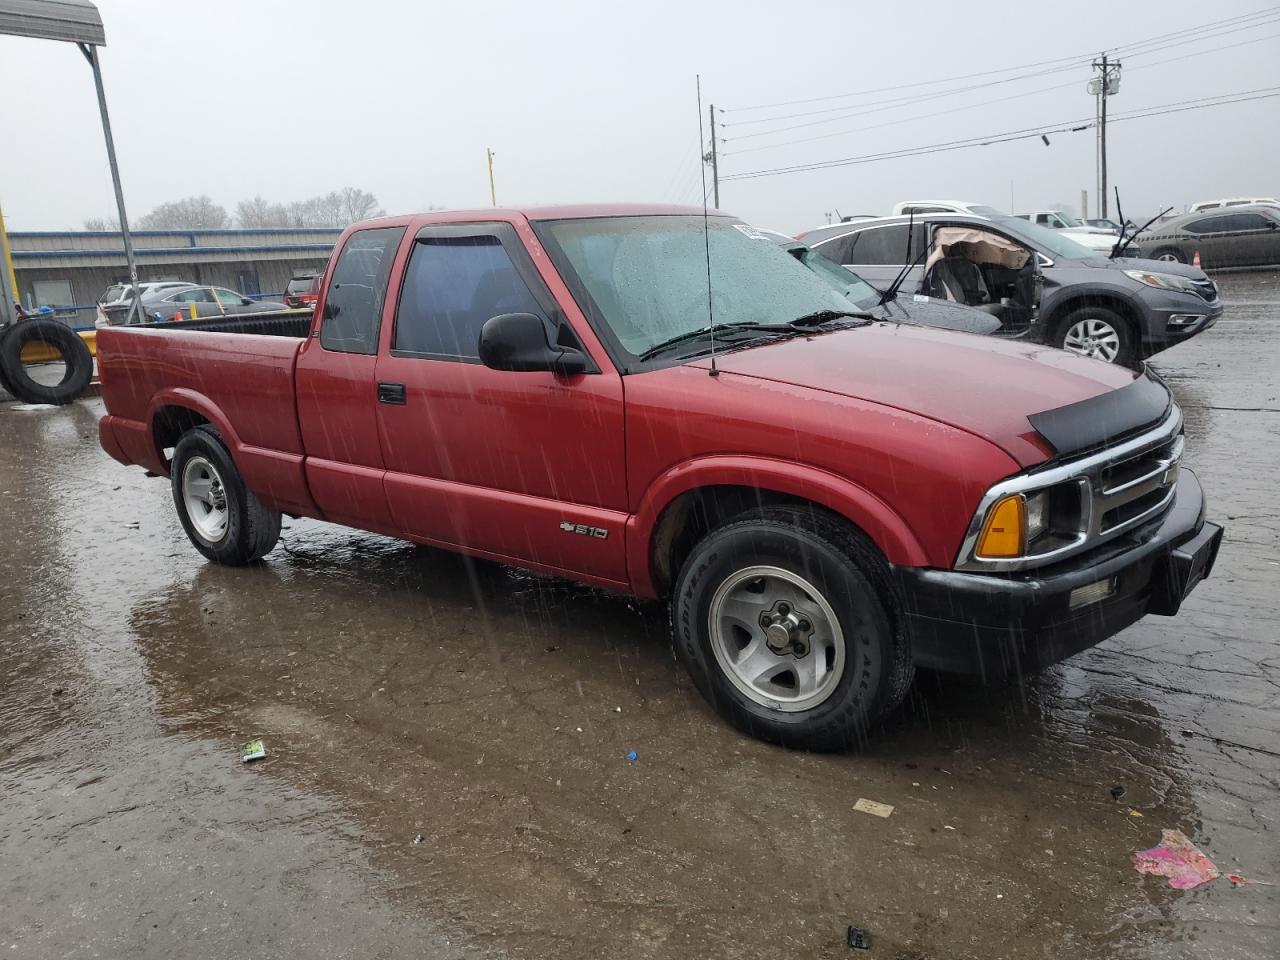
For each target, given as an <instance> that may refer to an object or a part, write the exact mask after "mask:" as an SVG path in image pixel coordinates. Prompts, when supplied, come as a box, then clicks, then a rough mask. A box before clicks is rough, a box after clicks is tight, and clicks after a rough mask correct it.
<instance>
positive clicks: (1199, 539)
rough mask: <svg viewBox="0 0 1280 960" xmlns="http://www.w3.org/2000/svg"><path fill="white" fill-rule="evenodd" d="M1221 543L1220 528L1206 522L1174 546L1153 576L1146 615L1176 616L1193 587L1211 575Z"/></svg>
mask: <svg viewBox="0 0 1280 960" xmlns="http://www.w3.org/2000/svg"><path fill="white" fill-rule="evenodd" d="M1221 543H1222V528H1221V527H1220V526H1218V525H1217V524H1216V523H1209V522H1207V521H1206V522H1205V525H1204V526H1203V527H1201V528H1200V532H1199V533H1197V534H1196V535H1195V536H1194V537H1192V538H1191V539H1190V540H1188V541H1186V542H1185V543H1182V544H1180V545H1178V546H1177V547H1175V548H1174V549H1173V551H1172V552H1171V553H1170V554H1169V556H1168V559H1166V560H1165V562H1164V570H1163V571H1161V570H1160V569H1157V570H1155V571H1154V573H1153V576H1152V578H1151V601H1150V603H1149V604H1148V605H1147V613H1154V614H1156V615H1157V616H1162V617H1172V616H1173V615H1174V614H1176V613H1177V612H1178V608H1179V607H1181V606H1182V601H1183V600H1185V599H1186V598H1187V595H1188V594H1189V593H1191V591H1192V590H1194V589H1195V586H1196V584H1198V583H1199V582H1200V581H1201V580H1206V579H1208V577H1209V574H1210V573H1212V572H1213V564H1214V561H1215V560H1217V559H1218V546H1219V545H1220V544H1221Z"/></svg>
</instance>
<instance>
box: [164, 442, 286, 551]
mask: <svg viewBox="0 0 1280 960" xmlns="http://www.w3.org/2000/svg"><path fill="white" fill-rule="evenodd" d="M170 479H171V481H172V485H173V502H174V505H175V506H176V507H177V509H178V519H179V520H180V521H181V522H182V527H183V529H184V530H186V532H187V537H188V538H189V539H190V540H191V543H192V544H193V545H194V546H195V548H196V549H197V550H199V551H200V552H201V553H202V554H204V555H205V556H206V557H208V558H209V559H210V560H212V561H213V562H214V563H223V564H227V565H228V566H243V565H244V564H247V563H252V562H253V561H255V560H260V559H262V557H264V556H266V555H267V554H268V553H270V552H271V549H272V548H273V547H274V546H275V545H276V541H278V540H279V539H280V519H281V518H280V512H279V511H278V510H270V509H268V508H267V507H265V506H263V505H262V502H261V501H259V500H258V498H257V497H255V496H254V495H253V492H252V491H251V490H249V489H248V488H247V487H246V486H245V485H244V480H243V479H242V478H241V477H240V472H239V471H238V470H237V469H236V465H235V463H234V461H232V459H231V454H230V452H229V451H228V450H227V447H226V444H224V443H223V442H222V438H221V437H220V436H218V433H217V431H216V430H214V429H213V427H210V426H207V425H206V426H199V427H193V428H192V429H190V430H188V431H187V432H186V433H184V434H183V435H182V439H180V440H179V441H178V445H177V447H175V448H174V451H173V463H172V465H171V467H170Z"/></svg>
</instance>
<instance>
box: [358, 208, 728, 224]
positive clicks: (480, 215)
mask: <svg viewBox="0 0 1280 960" xmlns="http://www.w3.org/2000/svg"><path fill="white" fill-rule="evenodd" d="M707 213H708V214H709V215H712V216H721V217H724V216H730V214H727V213H725V212H724V211H723V210H708V211H707ZM677 216H699V217H700V216H702V207H694V206H687V205H682V204H672V203H569V204H547V205H533V206H520V207H481V208H479V209H473V210H430V211H427V212H424V213H416V214H403V215H400V216H393V217H381V218H379V219H377V220H364V221H361V222H360V223H359V224H355V226H360V227H365V226H373V225H386V226H390V225H393V224H395V225H399V224H404V223H408V222H409V221H411V220H414V221H420V222H425V223H450V222H458V221H462V222H465V221H474V220H509V219H512V218H514V217H525V218H527V219H529V220H585V219H588V218H591V217H677Z"/></svg>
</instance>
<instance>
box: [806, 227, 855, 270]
mask: <svg viewBox="0 0 1280 960" xmlns="http://www.w3.org/2000/svg"><path fill="white" fill-rule="evenodd" d="M857 236H858V235H857V234H856V233H851V234H849V235H848V236H845V237H837V238H836V239H834V240H826V241H821V240H820V241H818V244H817V245H816V246H814V248H813V249H814V250H816V251H817V252H818V253H820V254H822V255H823V256H824V257H826V258H827V259H828V260H830V261H831V262H832V263H840V264H845V263H853V261H852V260H850V259H849V257H851V256H852V255H853V242H854V240H855V239H856V238H857Z"/></svg>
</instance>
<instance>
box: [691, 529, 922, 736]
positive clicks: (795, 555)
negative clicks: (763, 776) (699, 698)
mask: <svg viewBox="0 0 1280 960" xmlns="http://www.w3.org/2000/svg"><path fill="white" fill-rule="evenodd" d="M895 607H896V604H895V602H894V599H893V595H892V588H891V587H890V585H889V579H888V570H887V567H886V566H885V563H884V561H883V559H881V558H880V557H879V555H878V553H877V552H876V551H875V550H874V548H873V547H871V546H870V545H869V544H867V543H866V542H864V540H863V539H862V538H861V537H860V536H859V535H858V534H857V533H856V531H854V530H853V529H852V528H850V527H848V526H847V525H846V524H845V523H844V522H843V521H840V520H838V519H836V518H833V517H830V516H827V515H825V514H821V513H817V512H815V511H812V510H808V509H805V508H800V507H773V508H768V509H765V510H763V511H760V512H758V513H755V514H752V515H747V516H745V517H743V518H740V519H738V520H736V521H733V522H730V523H728V524H726V525H725V526H723V527H721V528H720V529H718V530H715V531H713V532H712V533H710V534H708V535H707V537H706V538H705V539H704V540H702V542H700V543H699V544H698V545H697V546H696V547H695V548H694V550H693V552H692V553H691V554H690V556H689V558H688V560H687V561H686V562H685V564H684V567H683V568H682V570H681V572H680V576H679V578H678V580H677V583H676V590H675V594H674V596H673V598H672V611H671V612H672V622H673V630H674V632H675V643H676V650H677V653H678V655H679V657H680V659H681V661H682V662H683V663H684V665H685V667H686V669H687V670H688V671H689V674H690V676H691V677H692V678H693V681H694V683H695V684H696V685H697V687H698V689H699V691H701V693H702V695H703V696H704V697H705V698H706V699H707V700H708V701H709V702H710V703H711V704H712V706H714V707H715V708H716V710H718V711H719V712H720V713H721V714H722V715H723V716H724V717H725V718H726V719H727V720H729V722H730V723H732V724H733V725H734V726H736V727H738V728H739V729H740V730H743V731H744V732H746V733H749V734H751V735H752V736H755V737H759V738H761V739H763V740H768V741H771V742H774V743H780V744H782V745H784V746H789V747H799V748H804V749H811V750H840V749H847V748H848V747H850V746H853V745H854V744H857V743H859V742H861V741H863V740H865V738H866V735H867V731H868V729H869V728H870V727H871V725H872V724H874V723H875V722H876V721H877V720H879V719H880V718H881V717H882V716H884V714H885V713H887V712H888V711H889V710H891V709H893V707H895V706H897V704H898V703H900V702H901V700H902V698H903V696H905V694H906V691H907V688H908V687H909V685H910V683H911V677H912V667H911V656H910V647H909V645H908V643H907V642H906V639H905V637H903V636H902V635H901V632H900V630H899V629H898V627H897V625H896V619H895V617H894V610H895Z"/></svg>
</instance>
